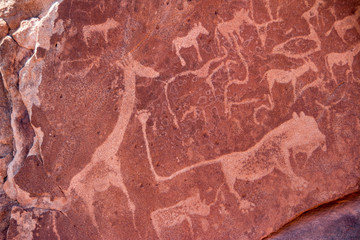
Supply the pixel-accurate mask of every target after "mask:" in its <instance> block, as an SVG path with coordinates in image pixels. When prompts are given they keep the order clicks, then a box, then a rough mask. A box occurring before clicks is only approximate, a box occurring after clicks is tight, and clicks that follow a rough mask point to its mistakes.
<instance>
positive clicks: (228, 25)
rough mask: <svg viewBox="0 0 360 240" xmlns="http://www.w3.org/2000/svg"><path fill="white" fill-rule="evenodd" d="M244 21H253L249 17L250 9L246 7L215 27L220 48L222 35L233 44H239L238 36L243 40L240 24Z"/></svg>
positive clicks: (249, 22)
mask: <svg viewBox="0 0 360 240" xmlns="http://www.w3.org/2000/svg"><path fill="white" fill-rule="evenodd" d="M244 23H248V24H251V23H253V21H252V19H250V17H249V11H248V10H245V9H241V10H240V11H237V12H235V13H234V16H233V18H232V19H231V20H229V21H227V22H221V23H219V24H218V25H217V26H216V28H215V40H216V42H217V44H218V47H219V48H220V35H221V36H223V37H224V38H225V39H226V41H227V42H228V43H230V44H231V45H232V46H238V44H237V38H239V39H240V40H241V42H243V41H244V39H243V38H242V37H241V34H240V26H241V25H243V24H244Z"/></svg>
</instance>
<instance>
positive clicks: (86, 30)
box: [83, 18, 119, 45]
mask: <svg viewBox="0 0 360 240" xmlns="http://www.w3.org/2000/svg"><path fill="white" fill-rule="evenodd" d="M117 26H119V23H118V22H116V21H115V20H114V19H113V18H108V19H107V20H106V22H104V23H101V24H97V25H88V26H85V27H83V35H84V39H85V42H86V45H88V39H89V38H90V37H91V34H92V33H93V32H100V33H102V35H103V36H104V39H105V42H106V43H107V42H108V32H109V30H110V29H111V28H116V27H117Z"/></svg>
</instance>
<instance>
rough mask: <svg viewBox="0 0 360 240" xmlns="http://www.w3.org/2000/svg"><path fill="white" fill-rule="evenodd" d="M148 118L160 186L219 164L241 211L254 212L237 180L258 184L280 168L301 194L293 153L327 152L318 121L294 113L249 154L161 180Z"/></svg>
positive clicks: (145, 113) (143, 121) (141, 116)
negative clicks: (237, 188) (237, 189)
mask: <svg viewBox="0 0 360 240" xmlns="http://www.w3.org/2000/svg"><path fill="white" fill-rule="evenodd" d="M149 116H150V113H149V112H148V111H142V112H140V113H139V115H138V118H139V120H140V123H141V125H142V132H143V136H144V141H145V146H146V151H147V156H148V161H149V164H150V169H151V171H152V173H153V175H154V177H155V180H156V181H158V182H161V181H168V180H171V179H173V178H175V177H176V176H178V175H180V174H184V173H186V172H189V171H191V170H193V169H196V168H199V167H202V166H207V165H210V164H215V163H220V164H221V167H222V171H223V173H224V176H225V179H226V184H227V186H228V188H229V191H230V192H231V193H232V194H233V195H234V196H235V197H236V199H237V200H238V203H239V208H240V209H241V210H243V211H248V210H252V209H253V207H254V205H253V204H252V203H251V202H249V201H247V200H244V199H242V198H241V197H240V194H239V193H238V192H237V191H236V190H235V188H234V185H235V182H236V180H237V179H239V180H243V181H255V180H258V179H261V178H263V177H265V176H266V175H268V174H270V173H271V172H272V171H273V170H274V169H275V168H277V169H278V170H280V171H281V172H282V173H284V174H285V175H286V176H288V177H289V178H290V179H291V182H292V187H293V188H295V189H299V190H301V189H302V188H304V187H306V186H307V181H306V180H305V179H303V178H302V177H299V176H297V175H296V174H295V173H294V171H293V170H292V167H291V163H290V149H292V150H293V151H294V152H297V151H298V152H302V151H304V152H305V153H306V155H307V156H310V155H311V154H312V153H313V152H314V151H315V150H316V149H317V148H318V147H321V148H322V150H323V151H326V139H325V135H324V134H322V133H321V131H320V130H319V127H318V124H317V122H316V121H315V119H314V118H313V117H311V116H306V115H305V114H304V113H303V112H301V113H300V116H298V115H297V114H296V113H293V117H292V119H290V120H288V121H286V122H284V123H283V124H281V125H280V126H278V127H277V128H275V129H273V130H271V131H270V132H269V133H268V134H266V135H265V136H264V137H263V138H262V139H261V140H260V141H259V142H258V143H256V144H255V145H254V146H253V147H251V148H250V149H248V150H247V151H244V152H233V153H229V154H226V155H222V156H219V157H217V158H215V159H212V160H207V161H203V162H199V163H196V164H193V165H191V166H189V167H185V168H183V169H181V170H179V171H177V172H175V173H173V174H171V175H170V176H159V175H158V174H157V173H156V171H155V168H154V167H153V163H152V158H151V153H150V147H149V141H148V139H147V134H146V121H147V119H148V118H149Z"/></svg>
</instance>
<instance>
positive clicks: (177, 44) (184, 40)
mask: <svg viewBox="0 0 360 240" xmlns="http://www.w3.org/2000/svg"><path fill="white" fill-rule="evenodd" d="M200 34H205V35H209V32H208V30H206V28H204V27H203V26H202V25H201V23H199V24H195V26H194V27H193V28H192V29H191V30H190V31H189V32H188V34H187V35H186V36H185V37H177V38H175V39H174V40H173V42H172V49H173V50H174V49H175V51H176V55H177V56H178V57H179V59H180V62H181V65H182V66H185V65H186V62H185V60H184V59H183V58H182V57H181V54H180V50H181V48H189V47H192V46H194V47H195V50H196V53H197V58H198V61H199V62H201V61H202V57H201V55H200V50H199V44H198V42H197V39H196V38H197V37H198V36H199V35H200Z"/></svg>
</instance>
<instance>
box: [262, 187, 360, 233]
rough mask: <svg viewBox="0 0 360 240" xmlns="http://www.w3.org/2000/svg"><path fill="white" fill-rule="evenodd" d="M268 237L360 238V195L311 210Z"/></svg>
mask: <svg viewBox="0 0 360 240" xmlns="http://www.w3.org/2000/svg"><path fill="white" fill-rule="evenodd" d="M268 239H269V240H287V239H289V240H290V239H299V240H302V239H304V240H305V239H319V240H330V239H360V195H359V193H357V194H356V195H351V196H348V197H347V198H345V199H341V200H339V201H336V202H334V203H329V204H326V206H322V207H321V208H317V209H315V210H313V211H310V212H308V213H306V214H304V215H303V216H301V217H299V219H297V220H296V221H294V222H293V223H291V224H289V225H288V226H286V227H285V228H284V229H283V230H282V231H280V232H279V233H277V234H274V235H273V236H271V237H269V238H268Z"/></svg>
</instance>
